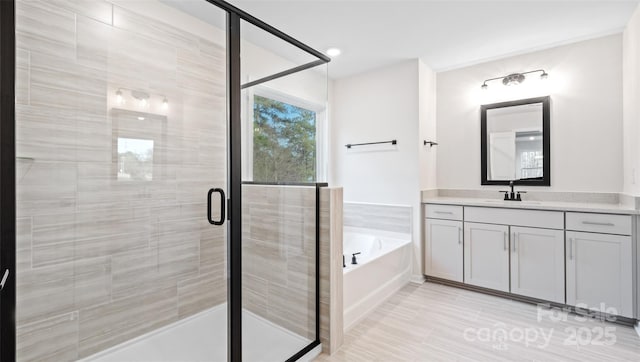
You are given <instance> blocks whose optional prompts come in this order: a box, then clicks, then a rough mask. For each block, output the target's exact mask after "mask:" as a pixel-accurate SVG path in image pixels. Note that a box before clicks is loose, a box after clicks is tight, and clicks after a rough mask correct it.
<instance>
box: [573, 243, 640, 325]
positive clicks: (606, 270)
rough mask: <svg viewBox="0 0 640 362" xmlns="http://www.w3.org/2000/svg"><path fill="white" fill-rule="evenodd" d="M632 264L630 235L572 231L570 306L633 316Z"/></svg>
mask: <svg viewBox="0 0 640 362" xmlns="http://www.w3.org/2000/svg"><path fill="white" fill-rule="evenodd" d="M632 263H633V259H632V254H631V237H630V236H620V235H609V234H595V233H585V232H573V231H568V232H567V304H570V305H578V304H586V306H588V307H589V308H597V309H598V310H601V311H607V310H606V309H609V311H608V313H612V314H618V315H621V316H625V317H632V316H633V296H632V290H633V282H632ZM613 309H615V311H614V310H613Z"/></svg>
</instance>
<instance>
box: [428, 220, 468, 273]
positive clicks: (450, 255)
mask: <svg viewBox="0 0 640 362" xmlns="http://www.w3.org/2000/svg"><path fill="white" fill-rule="evenodd" d="M424 235H425V238H426V239H425V254H424V265H425V274H427V275H430V276H433V277H438V278H443V279H448V280H454V281H457V282H462V268H463V265H462V259H463V248H462V221H451V220H437V219H427V221H426V223H425V233H424Z"/></svg>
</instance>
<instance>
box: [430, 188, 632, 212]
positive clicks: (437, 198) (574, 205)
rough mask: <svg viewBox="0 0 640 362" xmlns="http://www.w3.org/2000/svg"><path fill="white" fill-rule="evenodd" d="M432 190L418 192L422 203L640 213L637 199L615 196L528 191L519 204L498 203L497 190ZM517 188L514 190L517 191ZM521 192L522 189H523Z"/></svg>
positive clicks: (612, 194)
mask: <svg viewBox="0 0 640 362" xmlns="http://www.w3.org/2000/svg"><path fill="white" fill-rule="evenodd" d="M507 189H508V186H503V187H502V188H500V187H496V188H495V190H457V189H432V190H423V191H422V200H421V201H422V203H446V204H456V205H473V206H486V207H506V208H527V209H541V210H566V211H584V212H601V213H621V214H640V197H633V196H630V195H625V194H619V193H598V192H593V193H591V192H551V191H529V190H530V189H528V190H526V191H527V193H526V194H524V195H523V199H524V200H523V201H522V202H515V201H502V195H501V194H500V193H498V191H500V190H507ZM518 190H519V188H516V191H518ZM523 191H524V190H523Z"/></svg>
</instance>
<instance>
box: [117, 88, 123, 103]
mask: <svg viewBox="0 0 640 362" xmlns="http://www.w3.org/2000/svg"><path fill="white" fill-rule="evenodd" d="M116 102H118V104H122V92H121V91H120V89H118V91H117V92H116Z"/></svg>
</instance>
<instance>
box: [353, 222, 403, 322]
mask: <svg viewBox="0 0 640 362" xmlns="http://www.w3.org/2000/svg"><path fill="white" fill-rule="evenodd" d="M411 244H412V243H411V235H410V234H399V233H391V232H385V231H378V230H371V229H357V228H349V227H345V229H344V241H343V253H344V256H345V261H346V265H347V266H346V268H343V273H344V281H343V287H344V295H343V303H344V330H345V331H347V330H349V329H350V328H351V327H353V326H354V325H355V324H356V323H358V322H359V321H361V320H362V319H363V318H364V317H366V316H367V314H369V312H371V311H372V310H373V309H375V308H376V307H377V306H378V305H380V304H381V303H382V302H384V301H385V300H386V299H387V298H389V297H390V296H391V295H393V293H395V292H396V291H398V290H399V289H400V288H402V287H403V286H405V285H406V284H407V283H408V282H409V279H410V278H411V252H412V246H411ZM357 252H360V253H361V254H360V255H357V256H356V258H357V261H358V264H357V265H352V264H351V258H352V254H353V253H357Z"/></svg>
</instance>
